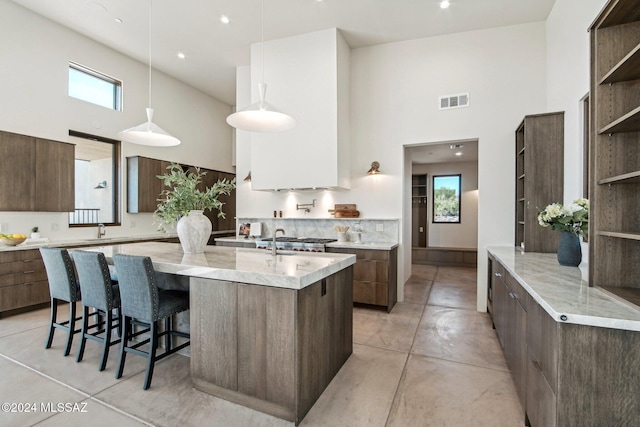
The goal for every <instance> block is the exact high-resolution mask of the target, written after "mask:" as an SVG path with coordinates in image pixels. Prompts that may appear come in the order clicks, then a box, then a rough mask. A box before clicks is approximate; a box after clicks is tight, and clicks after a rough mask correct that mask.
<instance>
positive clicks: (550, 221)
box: [538, 198, 589, 267]
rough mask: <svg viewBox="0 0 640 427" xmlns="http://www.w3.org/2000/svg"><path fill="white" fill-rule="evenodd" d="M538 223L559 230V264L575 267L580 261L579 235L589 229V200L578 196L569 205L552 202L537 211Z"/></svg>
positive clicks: (584, 233) (586, 232)
mask: <svg viewBox="0 0 640 427" xmlns="http://www.w3.org/2000/svg"><path fill="white" fill-rule="evenodd" d="M538 223H539V224H540V225H541V226H542V227H551V228H552V229H553V230H558V231H561V232H562V234H561V236H560V243H559V245H558V262H559V263H560V265H565V266H572V267H577V266H578V265H579V264H580V262H581V261H582V248H581V247H580V239H579V236H580V235H587V234H588V231H589V200H587V199H585V198H579V199H576V200H574V201H573V203H571V204H570V205H567V206H563V205H561V204H560V203H552V204H550V205H548V206H547V207H546V208H544V210H542V211H541V212H539V213H538Z"/></svg>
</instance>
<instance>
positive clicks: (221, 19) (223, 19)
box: [220, 15, 231, 24]
mask: <svg viewBox="0 0 640 427" xmlns="http://www.w3.org/2000/svg"><path fill="white" fill-rule="evenodd" d="M220 22H222V23H223V24H228V23H229V22H231V21H230V20H229V17H228V16H227V15H221V16H220Z"/></svg>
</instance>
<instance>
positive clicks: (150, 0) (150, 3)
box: [148, 0, 153, 108]
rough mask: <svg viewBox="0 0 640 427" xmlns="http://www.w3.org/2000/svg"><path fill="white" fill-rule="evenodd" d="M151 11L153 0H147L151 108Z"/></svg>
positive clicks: (149, 106)
mask: <svg viewBox="0 0 640 427" xmlns="http://www.w3.org/2000/svg"><path fill="white" fill-rule="evenodd" d="M152 11H153V0H149V105H148V108H151V21H152V19H151V15H152Z"/></svg>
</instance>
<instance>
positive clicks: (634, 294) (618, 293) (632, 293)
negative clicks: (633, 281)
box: [598, 286, 640, 306]
mask: <svg viewBox="0 0 640 427" xmlns="http://www.w3.org/2000/svg"><path fill="white" fill-rule="evenodd" d="M598 287H599V288H600V289H604V290H605V291H607V292H609V293H611V294H613V296H614V297H618V298H622V300H623V301H628V302H630V303H632V304H634V305H636V306H640V289H638V288H624V287H618V286H598ZM618 298H616V299H618Z"/></svg>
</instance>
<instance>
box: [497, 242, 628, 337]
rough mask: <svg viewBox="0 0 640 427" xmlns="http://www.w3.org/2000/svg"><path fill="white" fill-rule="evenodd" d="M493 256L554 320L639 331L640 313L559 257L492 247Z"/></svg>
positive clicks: (505, 247) (509, 247) (510, 248)
mask: <svg viewBox="0 0 640 427" xmlns="http://www.w3.org/2000/svg"><path fill="white" fill-rule="evenodd" d="M487 251H488V252H489V253H490V254H492V255H493V256H494V257H495V258H496V259H497V260H498V261H500V263H501V264H503V265H504V266H505V267H506V269H507V271H508V272H509V273H510V274H511V275H512V276H513V277H514V278H515V279H516V280H517V281H518V282H519V283H520V284H521V285H522V287H523V288H524V289H525V290H526V291H527V292H529V294H530V295H531V296H532V297H533V299H535V300H536V301H537V302H538V304H540V305H541V306H542V307H543V308H544V309H545V310H546V311H547V313H549V315H550V316H551V317H553V318H554V319H555V320H556V321H557V322H561V323H575V324H579V325H589V326H599V327H603V328H612V329H625V330H630V331H640V310H639V309H636V308H635V307H634V306H632V304H631V303H627V302H623V301H620V300H619V299H617V298H616V297H614V296H611V295H610V294H609V293H607V292H605V291H603V290H601V289H599V288H595V287H590V286H589V284H588V283H587V282H586V281H584V280H583V279H582V273H581V271H580V269H579V268H577V267H563V266H561V265H559V264H558V261H557V258H556V254H542V253H532V252H521V251H520V249H514V248H513V247H511V246H492V247H488V248H487Z"/></svg>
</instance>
